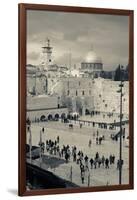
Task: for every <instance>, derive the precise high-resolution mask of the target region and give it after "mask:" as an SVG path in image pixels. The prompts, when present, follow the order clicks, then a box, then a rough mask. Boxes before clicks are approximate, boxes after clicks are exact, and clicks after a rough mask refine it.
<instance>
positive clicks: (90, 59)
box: [85, 50, 102, 63]
mask: <svg viewBox="0 0 137 200" xmlns="http://www.w3.org/2000/svg"><path fill="white" fill-rule="evenodd" d="M85 62H87V63H102V60H101V58H100V57H98V56H97V54H96V53H95V52H94V51H93V50H91V51H89V52H88V53H87V55H86V57H85Z"/></svg>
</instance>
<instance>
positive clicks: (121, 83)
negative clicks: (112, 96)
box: [117, 67, 124, 185]
mask: <svg viewBox="0 0 137 200" xmlns="http://www.w3.org/2000/svg"><path fill="white" fill-rule="evenodd" d="M121 68H122V67H121ZM121 68H120V84H119V87H120V90H119V91H117V92H120V139H119V185H121V183H122V164H123V160H122V117H123V114H122V97H123V93H122V92H123V91H122V88H123V86H124V84H123V82H124V81H123V80H122V74H121V70H122V69H121Z"/></svg>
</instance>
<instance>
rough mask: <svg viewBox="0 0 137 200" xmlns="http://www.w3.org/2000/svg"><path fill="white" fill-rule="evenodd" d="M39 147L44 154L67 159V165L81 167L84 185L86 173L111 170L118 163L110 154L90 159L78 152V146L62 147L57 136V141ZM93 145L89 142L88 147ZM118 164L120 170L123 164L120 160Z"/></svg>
mask: <svg viewBox="0 0 137 200" xmlns="http://www.w3.org/2000/svg"><path fill="white" fill-rule="evenodd" d="M39 145H40V146H41V149H42V152H43V153H44V152H45V150H46V152H48V153H49V154H50V155H54V156H58V157H59V158H63V159H65V162H66V163H68V162H70V161H71V162H75V163H76V164H77V165H79V168H80V176H81V181H82V184H84V180H85V173H86V172H89V171H90V170H92V169H95V170H96V169H99V168H101V167H102V168H104V169H109V168H110V167H111V166H112V165H114V164H115V163H116V161H115V160H116V159H115V155H114V154H110V155H109V156H108V157H105V155H100V154H99V152H96V153H95V155H94V156H92V157H89V156H88V155H87V154H84V152H83V151H81V150H78V148H77V147H76V145H74V146H70V145H68V144H67V145H63V146H62V147H61V145H60V137H59V136H57V138H56V140H55V141H53V140H51V139H49V140H46V143H44V142H42V143H41V144H40V143H39ZM91 145H92V141H91V140H89V144H88V146H89V147H91ZM116 164H117V165H116V166H117V167H116V168H117V169H119V167H120V164H121V163H120V162H119V160H117V163H116ZM122 164H123V163H122Z"/></svg>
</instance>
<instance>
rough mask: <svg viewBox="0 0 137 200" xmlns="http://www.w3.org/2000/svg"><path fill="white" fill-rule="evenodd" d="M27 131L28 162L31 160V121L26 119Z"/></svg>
mask: <svg viewBox="0 0 137 200" xmlns="http://www.w3.org/2000/svg"><path fill="white" fill-rule="evenodd" d="M27 131H28V133H29V158H30V163H31V162H32V152H31V150H32V134H31V122H30V120H29V119H28V121H27Z"/></svg>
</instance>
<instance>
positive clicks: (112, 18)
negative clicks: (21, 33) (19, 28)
mask: <svg viewBox="0 0 137 200" xmlns="http://www.w3.org/2000/svg"><path fill="white" fill-rule="evenodd" d="M128 23H129V21H128V16H120V15H103V14H80V13H65V12H49V11H48V12H47V11H33V10H28V11H27V64H34V65H39V64H40V59H41V52H42V48H41V47H42V46H43V44H44V41H45V39H46V38H49V39H50V41H51V46H52V47H53V53H52V55H53V58H54V62H55V63H56V64H59V65H68V63H69V54H70V52H71V63H72V66H73V65H74V64H76V65H77V66H80V63H81V62H82V61H83V60H84V58H85V56H86V55H87V53H88V52H89V51H90V50H91V48H93V49H94V51H95V53H96V54H97V55H98V56H99V57H101V59H102V62H103V64H104V70H113V69H115V68H116V67H117V65H118V64H122V65H127V64H128V59H129V55H128V51H129V44H128V43H129V27H128Z"/></svg>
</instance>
